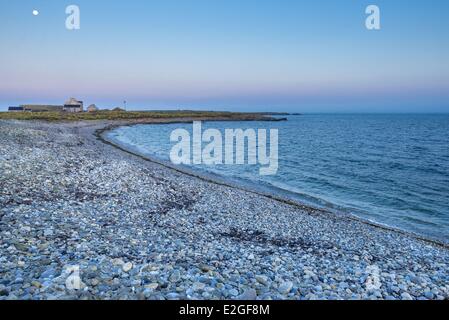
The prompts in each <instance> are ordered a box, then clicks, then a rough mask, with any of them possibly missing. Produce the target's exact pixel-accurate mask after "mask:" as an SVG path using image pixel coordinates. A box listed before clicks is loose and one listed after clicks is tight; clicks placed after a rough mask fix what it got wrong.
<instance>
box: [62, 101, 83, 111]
mask: <svg viewBox="0 0 449 320" xmlns="http://www.w3.org/2000/svg"><path fill="white" fill-rule="evenodd" d="M63 110H64V111H65V112H83V110H84V108H83V102H82V101H78V100H77V99H75V98H70V99H69V100H68V101H67V102H66V103H64V107H63Z"/></svg>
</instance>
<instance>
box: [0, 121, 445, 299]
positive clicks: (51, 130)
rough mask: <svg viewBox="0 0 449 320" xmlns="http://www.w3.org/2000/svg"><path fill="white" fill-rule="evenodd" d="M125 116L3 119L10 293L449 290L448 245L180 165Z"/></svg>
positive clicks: (314, 295)
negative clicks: (115, 139)
mask: <svg viewBox="0 0 449 320" xmlns="http://www.w3.org/2000/svg"><path fill="white" fill-rule="evenodd" d="M122 123H123V122H122ZM117 124H119V123H118V122H109V121H99V122H71V123H46V122H20V121H17V122H15V121H14V122H13V121H10V122H8V121H0V142H1V143H0V145H1V147H0V171H2V172H4V174H3V175H2V177H1V179H0V184H1V185H2V192H1V193H0V203H1V204H2V206H0V228H1V230H2V243H1V245H0V255H1V256H2V257H4V259H3V262H2V269H1V270H0V273H1V276H2V282H1V283H0V292H1V295H0V300H3V299H12V300H14V299H22V300H41V299H71V300H73V299H101V300H109V299H113V300H115V299H130V300H136V299H157V300H162V299H164V300H165V299H176V300H179V299H186V300H191V299H206V300H208V299H225V300H231V299H240V300H269V299H276V300H278V299H280V300H282V299H289V300H316V299H318V300H340V299H353V300H360V299H388V300H398V299H400V300H411V299H417V300H418V299H425V300H444V299H447V298H449V269H448V265H449V251H448V248H447V247H446V246H442V245H440V244H436V243H435V242H431V241H427V240H422V239H419V238H416V237H414V236H412V235H410V234H408V233H403V232H396V231H393V230H391V229H388V228H382V227H379V226H375V225H372V224H369V223H366V222H362V221H360V219H354V218H350V217H347V216H340V215H336V214H333V213H330V212H326V211H322V210H315V209H313V208H311V207H308V206H303V205H301V204H298V203H296V202H291V201H285V200H283V199H275V198H274V197H272V196H267V195H263V194H258V193H254V192H251V191H248V190H244V189H242V188H238V187H236V186H232V185H231V186H229V185H227V184H219V183H217V182H215V181H210V179H204V177H201V176H198V175H192V174H190V175H189V174H188V173H185V172H183V171H180V170H177V169H176V168H169V167H167V166H166V165H164V164H163V163H158V162H155V161H152V160H151V159H146V158H143V157H141V156H139V155H135V154H133V153H131V152H129V151H127V150H122V149H120V148H117V147H116V146H114V145H112V144H110V143H108V142H106V141H102V138H101V137H99V136H98V134H99V133H100V131H101V130H103V129H104V128H106V127H108V126H110V125H117ZM97 130H98V131H97ZM96 132H97V135H95V133H96ZM70 266H78V267H79V271H80V278H81V281H82V286H81V287H80V288H79V289H73V288H71V287H67V285H66V279H67V277H68V276H69V273H68V272H67V268H68V267H70ZM373 277H376V279H378V283H379V285H378V286H375V287H373V286H371V284H372V281H371V280H372V278H373ZM370 279H371V280H370Z"/></svg>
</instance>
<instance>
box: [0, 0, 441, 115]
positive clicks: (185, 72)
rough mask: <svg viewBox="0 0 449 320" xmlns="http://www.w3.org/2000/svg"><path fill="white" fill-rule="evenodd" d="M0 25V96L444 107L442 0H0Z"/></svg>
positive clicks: (152, 104) (313, 108)
mask: <svg viewBox="0 0 449 320" xmlns="http://www.w3.org/2000/svg"><path fill="white" fill-rule="evenodd" d="M71 4H76V5H78V6H79V7H80V9H81V30H79V31H68V30H66V29H65V19H66V14H65V8H66V6H68V5H71ZM369 4H376V5H378V6H379V7H380V9H381V24H382V29H381V30H380V31H368V30H367V29H366V28H365V18H366V15H365V8H366V6H367V5H369ZM33 9H37V10H39V12H40V14H39V15H38V16H33V15H32V10H33ZM0 24H1V26H0V45H1V48H0V108H2V109H4V108H6V107H7V106H8V105H17V104H23V103H54V104H60V103H62V102H64V100H66V99H67V98H68V97H70V96H74V97H77V98H79V99H81V100H84V101H85V102H86V103H87V104H90V103H96V104H97V105H99V106H100V107H114V106H117V105H120V104H121V103H122V101H123V100H125V99H126V100H127V101H128V106H129V107H131V108H134V109H150V108H155V109H163V108H176V109H178V108H185V109H187V108H195V109H226V110H242V111H259V110H260V111H268V110H269V111H292V112H404V111H412V112H426V111H428V112H449V34H448V33H449V1H447V0H434V1H425V0H409V1H405V0H388V1H377V0H371V1H363V0H360V1H359V0H349V1H348V0H326V1H323V0H319V1H311V0H309V1H300V0H296V1H287V0H276V1H275V0H270V1H265V0H213V1H212V0H178V1H175V0H158V1H155V0H128V1H121V0H108V1H106V0H73V1H64V0H58V1H55V0H20V1H10V0H0Z"/></svg>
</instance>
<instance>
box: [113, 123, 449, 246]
mask: <svg viewBox="0 0 449 320" xmlns="http://www.w3.org/2000/svg"><path fill="white" fill-rule="evenodd" d="M283 117H284V116H283ZM202 127H203V129H204V130H205V129H209V128H213V129H218V130H220V131H221V132H222V133H223V137H224V130H225V129H243V130H245V129H251V128H252V129H256V130H257V129H277V130H278V135H279V137H278V155H279V165H278V166H279V168H278V171H277V173H276V174H275V175H266V176H264V175H260V174H259V168H260V166H258V165H191V168H189V169H191V170H195V171H198V172H201V173H204V174H210V175H212V176H217V177H220V178H221V179H224V180H229V182H230V183H233V184H241V185H242V186H245V188H254V190H257V191H258V190H263V192H265V193H267V192H268V193H272V194H275V195H280V196H282V197H287V198H290V199H292V200H295V201H299V202H302V203H305V204H308V205H311V206H315V207H319V208H324V209H327V210H329V211H332V212H335V214H350V215H353V216H356V217H359V218H361V219H363V220H368V221H371V222H375V223H378V224H381V225H385V226H390V227H393V228H396V229H401V230H405V231H408V232H412V233H415V234H418V235H420V236H422V237H425V238H428V239H433V240H437V241H441V242H445V243H449V114H304V115H291V116H287V121H279V122H269V121H268V122H267V121H254V122H241V121H235V122H234V121H233V122H228V121H224V122H203V123H202ZM175 129H186V130H188V131H189V132H192V124H178V123H177V124H163V125H160V124H157V125H147V124H141V125H134V126H124V127H119V128H116V129H114V130H112V131H109V132H108V133H107V136H106V138H107V139H108V140H110V141H112V142H113V143H116V144H119V145H120V146H121V147H123V148H127V149H129V150H131V151H135V152H138V153H140V154H143V155H146V156H149V157H151V158H153V159H157V160H160V161H163V162H169V154H170V150H171V149H172V147H173V146H174V144H175V143H174V142H171V141H170V134H171V133H172V131H173V130H175ZM223 149H224V148H223ZM217 205H218V204H217ZM274 214H275V213H274Z"/></svg>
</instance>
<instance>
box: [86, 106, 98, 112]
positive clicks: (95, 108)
mask: <svg viewBox="0 0 449 320" xmlns="http://www.w3.org/2000/svg"><path fill="white" fill-rule="evenodd" d="M97 111H98V108H97V106H96V105H94V104H91V105H90V106H89V107H87V112H97Z"/></svg>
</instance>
